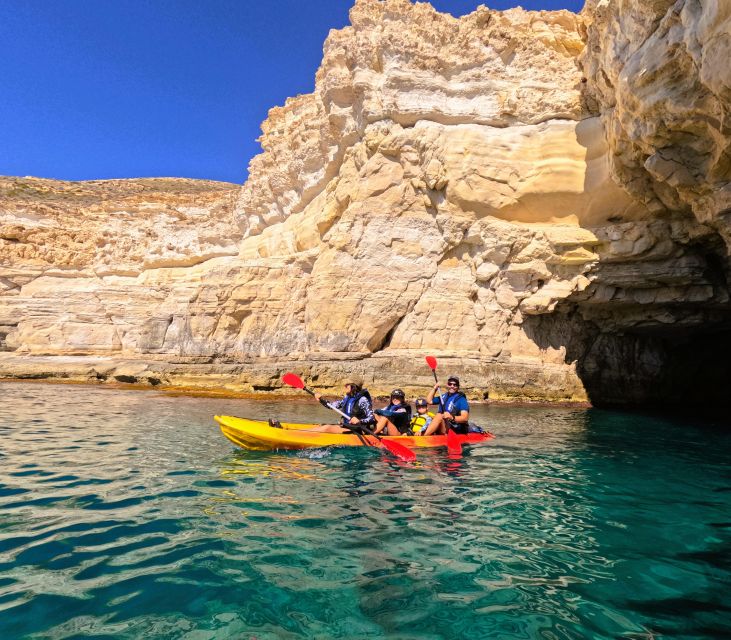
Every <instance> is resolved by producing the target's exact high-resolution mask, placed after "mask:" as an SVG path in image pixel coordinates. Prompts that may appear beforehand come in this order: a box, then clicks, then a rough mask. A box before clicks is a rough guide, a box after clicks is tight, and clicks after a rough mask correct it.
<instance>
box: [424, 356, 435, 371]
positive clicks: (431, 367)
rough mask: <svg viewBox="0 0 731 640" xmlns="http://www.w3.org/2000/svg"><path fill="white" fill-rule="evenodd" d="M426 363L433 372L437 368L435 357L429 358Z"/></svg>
mask: <svg viewBox="0 0 731 640" xmlns="http://www.w3.org/2000/svg"><path fill="white" fill-rule="evenodd" d="M426 363H427V364H428V365H429V368H430V369H431V370H432V371H434V369H436V368H437V359H436V358H435V357H434V356H427V357H426Z"/></svg>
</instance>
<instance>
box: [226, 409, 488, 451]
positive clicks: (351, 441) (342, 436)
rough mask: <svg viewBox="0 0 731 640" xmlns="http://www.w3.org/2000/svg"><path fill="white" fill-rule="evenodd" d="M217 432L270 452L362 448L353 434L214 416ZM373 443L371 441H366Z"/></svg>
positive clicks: (414, 442)
mask: <svg viewBox="0 0 731 640" xmlns="http://www.w3.org/2000/svg"><path fill="white" fill-rule="evenodd" d="M214 419H215V420H216V422H218V424H219V425H220V427H221V431H222V433H223V435H224V436H226V437H227V438H228V439H229V440H230V441H231V442H233V443H234V444H235V445H238V446H239V447H243V448H244V449H254V450H257V451H270V450H273V449H308V448H313V447H362V446H363V442H362V441H361V440H360V438H358V436H356V435H355V434H350V433H321V432H318V431H311V429H312V427H315V426H317V425H314V424H299V423H295V422H282V423H281V425H282V428H281V429H277V428H275V427H271V426H269V423H268V422H265V421H264V420H248V419H247V418H236V417H234V416H214ZM458 437H459V442H460V444H476V443H478V442H485V441H487V440H490V439H491V438H494V437H495V436H493V435H492V434H491V433H469V434H467V435H460V436H458ZM370 439H371V440H373V438H370ZM384 440H393V441H395V442H401V443H402V444H404V445H405V446H407V447H409V448H412V449H416V448H422V447H446V446H447V436H385V437H384Z"/></svg>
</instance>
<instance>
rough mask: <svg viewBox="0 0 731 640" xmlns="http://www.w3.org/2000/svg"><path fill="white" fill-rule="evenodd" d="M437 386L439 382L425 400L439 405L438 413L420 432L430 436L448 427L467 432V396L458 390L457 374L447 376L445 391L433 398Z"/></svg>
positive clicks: (468, 406) (441, 432)
mask: <svg viewBox="0 0 731 640" xmlns="http://www.w3.org/2000/svg"><path fill="white" fill-rule="evenodd" d="M438 388H439V383H438V382H437V383H436V384H435V385H434V388H433V389H432V390H431V391H430V392H429V395H428V396H427V398H426V399H427V402H430V403H432V404H438V405H439V411H440V412H439V413H437V415H436V416H434V420H432V421H431V424H430V425H429V426H428V427H427V428H426V430H425V431H424V432H423V433H422V434H421V435H424V436H431V435H434V434H438V435H443V434H446V433H447V430H448V429H452V430H453V431H454V432H456V433H467V426H468V422H469V419H470V405H469V403H468V402H467V396H465V394H464V393H462V392H461V391H460V390H459V378H458V377H457V376H449V378H447V393H443V394H442V395H441V396H437V399H436V400H435V399H434V394H436V392H437V389H438Z"/></svg>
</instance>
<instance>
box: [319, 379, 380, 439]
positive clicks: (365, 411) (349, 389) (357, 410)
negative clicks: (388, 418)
mask: <svg viewBox="0 0 731 640" xmlns="http://www.w3.org/2000/svg"><path fill="white" fill-rule="evenodd" d="M315 398H316V399H317V400H318V401H319V402H321V403H322V402H325V401H324V400H323V399H322V396H321V395H320V394H319V393H316V394H315ZM330 406H331V407H335V408H336V409H340V411H342V412H343V413H345V414H347V415H348V416H350V418H349V419H348V420H346V419H345V418H341V420H340V424H321V425H319V426H317V427H312V428H311V429H308V431H322V432H325V433H348V432H350V431H353V430H357V428H358V426H359V425H360V426H362V427H365V429H366V431H371V430H372V429H373V426H374V425H375V423H376V418H375V416H374V415H373V403H372V401H371V394H370V393H368V389H364V388H363V380H362V379H360V378H351V379H350V382H346V383H345V396H344V397H343V399H342V400H336V401H335V402H331V403H330Z"/></svg>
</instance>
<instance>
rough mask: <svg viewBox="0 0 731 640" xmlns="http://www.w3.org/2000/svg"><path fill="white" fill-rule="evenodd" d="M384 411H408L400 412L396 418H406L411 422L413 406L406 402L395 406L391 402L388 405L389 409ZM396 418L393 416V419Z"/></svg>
mask: <svg viewBox="0 0 731 640" xmlns="http://www.w3.org/2000/svg"><path fill="white" fill-rule="evenodd" d="M384 409H385V410H386V411H395V410H396V409H406V411H405V412H404V413H401V412H400V411H399V413H397V414H396V416H404V417H405V419H406V421H407V422H408V421H409V420H411V405H410V404H407V403H405V402H402V403H401V404H393V403H392V402H391V403H389V404H388V406H387V407H384ZM396 416H392V417H396ZM391 422H393V420H391Z"/></svg>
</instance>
